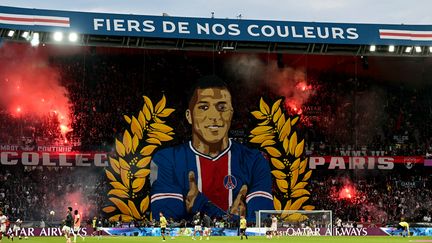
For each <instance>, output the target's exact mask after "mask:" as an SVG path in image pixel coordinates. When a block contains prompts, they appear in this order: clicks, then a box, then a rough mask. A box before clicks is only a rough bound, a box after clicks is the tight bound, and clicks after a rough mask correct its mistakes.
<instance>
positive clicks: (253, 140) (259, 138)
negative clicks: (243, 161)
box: [249, 134, 275, 144]
mask: <svg viewBox="0 0 432 243" xmlns="http://www.w3.org/2000/svg"><path fill="white" fill-rule="evenodd" d="M273 138H275V136H274V135H271V134H261V135H258V136H255V137H253V138H251V140H249V142H251V143H258V144H261V143H263V142H264V141H266V140H272V139H273Z"/></svg>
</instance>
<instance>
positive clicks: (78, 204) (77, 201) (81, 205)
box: [62, 191, 95, 219]
mask: <svg viewBox="0 0 432 243" xmlns="http://www.w3.org/2000/svg"><path fill="white" fill-rule="evenodd" d="M62 197H63V200H64V205H67V207H72V209H73V211H75V210H78V212H79V213H80V214H81V219H84V218H90V217H91V218H92V217H94V216H95V215H90V214H91V213H93V212H94V210H93V209H92V206H93V207H95V205H89V203H88V202H87V200H86V196H85V195H84V194H83V193H81V192H79V191H76V192H73V193H67V194H66V195H64V196H62ZM65 210H66V209H65Z"/></svg>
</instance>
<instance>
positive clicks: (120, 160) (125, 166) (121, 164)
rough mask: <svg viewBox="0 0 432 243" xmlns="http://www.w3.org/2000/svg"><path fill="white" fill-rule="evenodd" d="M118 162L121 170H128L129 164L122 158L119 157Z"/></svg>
mask: <svg viewBox="0 0 432 243" xmlns="http://www.w3.org/2000/svg"><path fill="white" fill-rule="evenodd" d="M119 164H120V168H122V169H123V170H130V165H129V164H128V162H126V160H124V159H123V158H119Z"/></svg>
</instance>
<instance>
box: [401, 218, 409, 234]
mask: <svg viewBox="0 0 432 243" xmlns="http://www.w3.org/2000/svg"><path fill="white" fill-rule="evenodd" d="M399 225H400V226H402V227H403V232H402V236H403V237H405V235H407V236H408V237H409V236H410V232H409V224H408V223H407V222H405V221H402V222H400V223H399Z"/></svg>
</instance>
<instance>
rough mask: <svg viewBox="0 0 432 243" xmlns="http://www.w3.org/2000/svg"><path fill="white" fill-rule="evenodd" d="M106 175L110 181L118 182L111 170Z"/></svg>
mask: <svg viewBox="0 0 432 243" xmlns="http://www.w3.org/2000/svg"><path fill="white" fill-rule="evenodd" d="M105 174H106V176H107V178H108V179H109V180H110V181H117V179H116V178H115V176H114V175H113V174H112V173H111V172H110V171H109V170H105Z"/></svg>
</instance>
